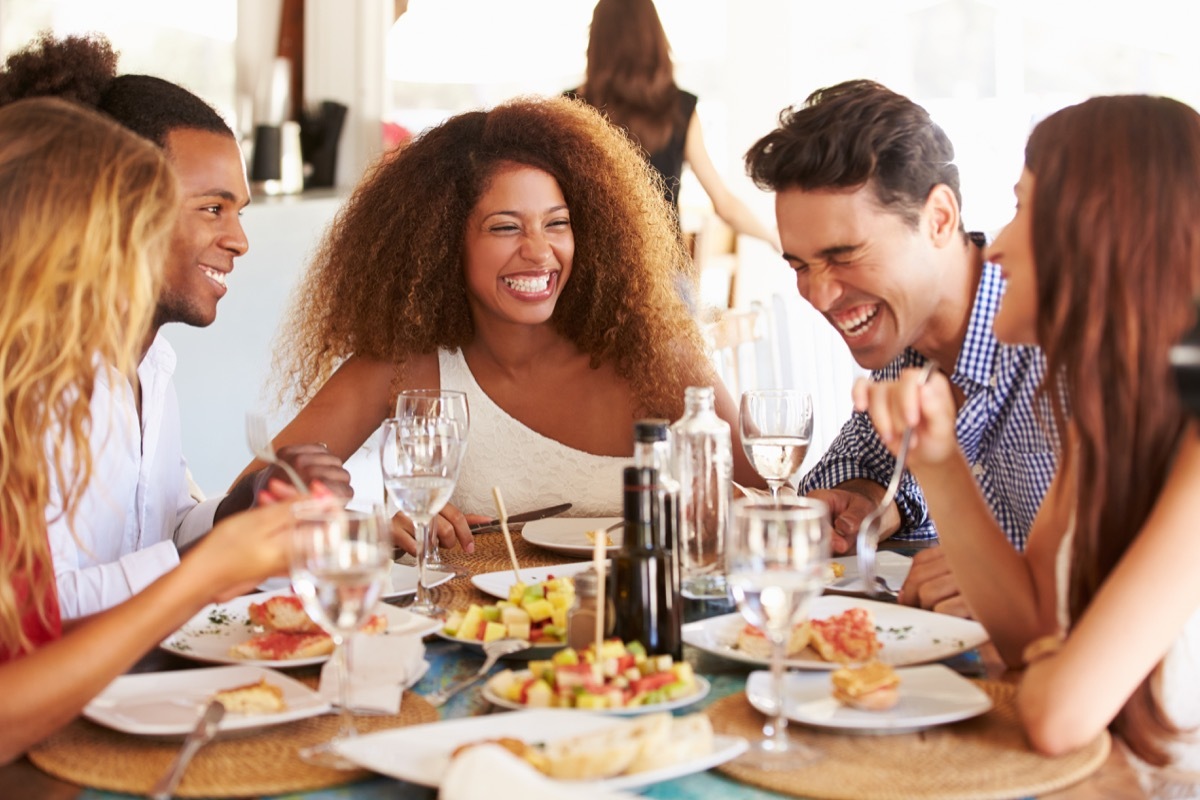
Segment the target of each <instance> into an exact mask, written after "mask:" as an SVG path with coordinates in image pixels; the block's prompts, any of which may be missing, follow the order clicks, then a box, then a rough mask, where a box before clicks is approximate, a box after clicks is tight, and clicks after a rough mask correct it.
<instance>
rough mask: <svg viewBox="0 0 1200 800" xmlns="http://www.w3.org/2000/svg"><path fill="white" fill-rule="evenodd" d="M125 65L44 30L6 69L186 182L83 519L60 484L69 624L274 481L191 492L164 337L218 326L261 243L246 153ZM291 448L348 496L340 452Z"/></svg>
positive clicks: (199, 105)
mask: <svg viewBox="0 0 1200 800" xmlns="http://www.w3.org/2000/svg"><path fill="white" fill-rule="evenodd" d="M116 61H117V56H116V54H115V53H114V52H113V50H112V48H111V47H110V46H109V44H108V43H107V42H106V41H105V40H103V39H100V38H87V37H67V38H64V39H61V40H58V39H54V38H51V37H42V38H41V39H39V40H37V41H35V42H34V43H33V44H31V45H30V46H29V47H27V48H25V49H24V50H22V51H19V52H17V53H14V54H13V55H12V56H10V57H9V58H8V60H7V61H6V63H5V69H4V70H3V71H2V72H0V104H3V103H8V102H13V101H16V100H20V99H22V98H24V97H34V96H39V95H57V96H60V97H63V98H65V99H69V100H73V101H76V102H79V103H81V104H83V105H86V106H89V107H92V108H95V109H98V110H99V111H101V112H103V113H105V114H108V115H109V116H111V117H113V118H114V119H115V120H116V121H117V122H119V123H121V124H122V125H124V126H125V127H126V128H129V129H130V130H132V131H133V132H134V133H137V134H139V135H141V136H143V137H145V138H147V139H149V140H151V141H153V142H154V143H155V144H157V145H158V146H159V147H161V148H163V151H164V152H165V153H166V155H167V158H168V160H169V161H170V163H171V165H172V166H173V167H174V170H175V173H176V176H177V178H178V180H179V185H180V189H181V191H180V207H179V216H178V217H177V219H176V221H175V226H174V228H173V230H172V232H171V235H170V238H169V241H168V243H167V245H166V248H165V250H164V252H163V253H162V254H161V263H162V284H161V287H160V293H159V298H158V305H157V308H156V310H155V314H154V318H153V322H152V325H151V328H150V330H149V332H148V334H147V337H146V343H145V349H144V351H143V356H142V360H141V363H140V364H139V365H138V371H137V379H136V380H135V381H132V382H128V381H126V380H124V379H123V378H122V377H121V376H116V375H113V374H112V373H111V372H109V371H107V370H105V369H103V368H101V369H100V370H99V371H98V373H97V379H96V386H95V390H94V393H93V396H92V402H91V410H92V429H91V441H92V442H93V447H92V454H91V458H92V462H93V471H92V480H91V482H90V483H89V484H88V486H87V487H86V490H85V493H84V495H83V497H82V499H81V501H80V503H79V504H78V506H77V508H78V512H77V513H76V515H75V517H74V519H66V518H64V517H63V515H62V514H61V512H60V509H61V507H62V495H63V491H64V487H62V486H58V485H55V486H52V487H51V506H50V508H49V509H47V517H48V520H49V533H50V546H51V551H52V553H53V557H54V567H55V580H56V583H57V586H58V594H59V603H60V606H61V610H62V616H63V618H64V619H71V618H75V617H80V616H84V615H87V614H92V613H96V612H98V611H102V610H104V609H106V608H109V607H110V606H113V605H116V604H117V603H120V602H122V601H124V600H126V599H127V598H128V597H130V596H131V595H132V594H134V593H136V592H138V591H140V590H141V589H142V588H144V587H145V586H147V585H149V584H150V583H151V582H153V581H154V580H155V579H156V578H158V577H159V576H160V575H161V574H162V573H164V572H166V571H167V570H169V569H171V568H173V567H174V566H175V565H177V564H178V563H179V549H180V548H184V547H186V546H188V545H189V544H191V543H192V542H194V541H195V540H196V539H197V538H198V537H200V536H202V535H203V534H205V533H207V532H208V531H209V529H211V528H212V526H213V522H214V520H219V519H221V518H222V517H224V516H226V515H228V514H230V513H232V512H234V511H238V510H241V509H244V508H246V507H248V506H249V505H251V504H252V501H253V499H254V497H255V491H254V489H255V487H256V486H262V485H263V484H264V483H265V480H266V478H267V477H268V473H267V472H266V471H265V470H264V471H262V472H260V473H256V474H252V475H249V476H247V477H246V478H245V479H244V480H242V481H240V482H239V483H238V484H237V486H236V487H235V488H234V490H233V491H232V492H231V493H230V494H229V495H226V496H225V497H221V498H213V499H211V500H204V501H201V500H199V499H198V498H196V497H194V496H193V493H192V491H191V487H190V483H191V482H190V479H189V476H188V473H187V462H186V461H185V460H184V458H183V453H182V438H181V423H180V418H179V404H178V400H177V398H176V395H175V387H174V383H173V380H172V375H173V373H174V370H175V363H176V359H175V352H174V351H173V350H172V349H171V346H170V345H169V344H168V343H167V341H166V339H164V338H163V337H162V336H161V335H160V329H161V328H162V326H164V325H166V324H168V323H172V322H182V323H183V324H185V325H192V326H197V327H205V326H208V325H210V324H212V322H213V321H214V320H215V319H216V316H217V304H218V302H219V301H220V300H221V298H222V297H224V296H225V293H226V291H227V290H228V289H227V286H226V281H227V279H228V276H229V274H230V273H231V272H232V271H233V269H234V263H235V259H237V258H238V257H239V256H241V255H244V254H245V253H246V251H247V249H248V248H249V244H248V242H247V241H246V234H245V232H244V231H243V230H242V225H241V221H240V219H239V217H240V214H241V211H242V209H243V208H245V207H246V205H247V204H248V203H249V202H250V190H249V186H248V185H247V182H246V171H245V164H244V161H243V158H242V152H241V148H240V147H239V146H238V143H237V139H236V138H235V137H234V135H233V132H232V131H231V130H230V129H229V126H228V125H226V124H225V121H224V120H222V119H221V117H220V115H219V114H217V113H216V111H214V110H213V109H212V108H211V107H210V106H209V105H208V104H207V103H205V102H204V101H203V100H201V99H200V98H199V97H197V96H196V95H194V94H192V93H191V92H189V91H187V90H186V89H183V88H182V87H180V86H177V85H175V84H173V83H169V82H168V81H164V80H162V79H160V78H155V77H152V76H149V75H121V76H117V75H116V74H115V73H116ZM238 444H239V445H240V442H239V443H238ZM281 456H282V457H285V458H287V459H288V460H289V461H290V462H291V463H292V464H293V465H294V466H295V467H296V468H297V469H298V470H300V472H301V474H302V475H304V476H305V478H306V479H307V480H314V479H320V480H322V481H323V482H325V483H326V484H327V485H329V486H330V487H331V488H332V489H334V490H335V491H338V492H340V493H343V494H347V493H349V482H348V474H347V473H346V472H345V470H344V469H342V466H341V461H340V460H339V459H337V458H336V457H334V456H332V455H330V454H329V453H328V452H327V451H326V450H325V448H324V447H320V446H317V445H298V446H295V447H293V448H288V449H287V450H285V451H282V452H281Z"/></svg>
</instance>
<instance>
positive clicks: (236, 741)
mask: <svg viewBox="0 0 1200 800" xmlns="http://www.w3.org/2000/svg"><path fill="white" fill-rule="evenodd" d="M437 719H438V713H437V710H436V709H434V707H433V706H431V705H429V703H427V702H426V701H425V700H424V699H423V698H421V697H419V696H417V695H415V694H412V693H407V692H406V693H405V695H404V699H403V701H402V702H401V704H400V713H399V714H397V715H395V716H379V717H372V716H360V717H355V719H354V724H355V727H357V728H358V731H359V732H360V733H369V732H371V731H377V730H384V729H387V728H402V727H404V726H407V725H420V724H423V723H427V722H434V721H436V720H437ZM337 729H338V720H337V717H336V716H334V715H328V714H327V715H322V716H319V717H310V718H308V719H303V720H298V721H296V722H289V723H287V724H285V725H277V726H274V727H271V728H263V729H260V730H257V731H254V732H249V733H232V734H229V735H230V736H231V737H232V738H228V739H218V740H217V741H215V742H212V743H211V744H209V745H207V746H205V747H204V749H202V750H201V751H200V752H199V753H198V754H197V755H196V758H195V760H194V761H192V763H191V766H189V767H188V769H187V772H185V773H184V775H183V781H182V782H181V783H180V784H179V788H178V789H177V790H176V792H175V794H176V796H178V797H257V796H259V795H264V794H266V795H274V794H283V793H286V792H303V791H308V790H312V789H321V788H324V787H328V786H336V785H338V784H343V783H350V782H351V781H356V780H362V779H363V778H365V777H367V775H369V774H370V773H368V772H366V771H365V770H352V771H341V770H333V769H325V768H322V767H315V766H313V765H311V764H306V763H305V762H303V761H301V760H300V757H299V756H298V755H297V751H299V750H300V748H302V747H307V746H309V745H313V744H318V743H320V742H323V741H327V740H329V739H330V738H332V737H333V735H334V734H335V733H337ZM179 747H180V742H179V741H178V740H174V741H165V740H161V739H151V738H146V737H139V736H130V735H129V734H125V733H120V732H118V731H114V730H111V729H109V728H105V727H102V726H100V725H96V724H94V723H92V722H89V721H87V720H85V719H82V718H80V719H77V720H75V721H74V722H72V723H71V724H70V725H68V726H67V727H66V728H64V729H63V730H61V731H59V732H58V733H56V734H55V735H53V736H51V737H50V738H49V739H47V740H46V741H44V742H43V743H42V744H40V745H38V746H37V747H36V748H34V749H33V750H30V751H29V760H30V761H32V762H33V763H34V764H36V765H37V766H38V767H39V768H40V769H42V770H43V771H45V772H47V773H49V774H50V775H53V776H54V777H55V778H59V779H60V780H64V781H70V782H71V783H76V784H79V785H80V786H90V787H93V788H96V789H104V790H106V791H113V792H128V793H130V794H142V795H144V794H146V793H147V792H149V791H150V788H151V787H152V786H153V785H154V783H155V781H157V780H158V779H159V778H160V777H162V775H163V773H164V772H166V770H167V768H168V767H169V766H170V764H171V761H172V759H174V758H175V756H176V755H177V754H178V753H179Z"/></svg>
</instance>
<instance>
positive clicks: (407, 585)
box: [258, 564, 454, 600]
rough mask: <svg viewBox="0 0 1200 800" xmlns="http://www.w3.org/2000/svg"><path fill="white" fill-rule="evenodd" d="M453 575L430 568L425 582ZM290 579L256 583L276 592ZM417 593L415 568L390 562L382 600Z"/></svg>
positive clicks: (286, 586)
mask: <svg viewBox="0 0 1200 800" xmlns="http://www.w3.org/2000/svg"><path fill="white" fill-rule="evenodd" d="M453 577H454V573H452V572H437V571H435V570H430V571H429V572H426V573H425V584H426V585H427V586H429V587H430V588H432V587H434V586H441V585H442V584H443V583H445V582H446V581H448V580H450V579H451V578H453ZM291 587H292V581H291V579H289V578H268V579H267V580H265V581H263V582H262V583H260V584H259V585H258V589H259V591H263V592H277V591H279V590H281V589H290V588H291ZM416 593H417V568H416V567H410V566H408V565H406V564H392V585H391V588H389V589H385V590H384V592H383V599H384V600H394V599H396V598H397V597H404V596H405V595H410V594H416Z"/></svg>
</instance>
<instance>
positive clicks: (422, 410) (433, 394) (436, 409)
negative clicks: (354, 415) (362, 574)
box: [396, 389, 471, 577]
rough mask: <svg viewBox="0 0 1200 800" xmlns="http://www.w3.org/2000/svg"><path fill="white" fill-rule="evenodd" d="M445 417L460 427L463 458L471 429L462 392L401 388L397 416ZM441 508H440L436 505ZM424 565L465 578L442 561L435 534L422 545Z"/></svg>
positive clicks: (462, 572) (461, 571)
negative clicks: (423, 547)
mask: <svg viewBox="0 0 1200 800" xmlns="http://www.w3.org/2000/svg"><path fill="white" fill-rule="evenodd" d="M413 416H426V417H429V416H433V417H445V418H447V419H451V420H454V421H455V422H457V423H458V425H459V428H460V429H461V430H462V439H463V442H462V447H463V456H462V457H463V458H465V457H466V449H467V439H468V436H467V434H468V433H469V432H470V429H471V411H470V408H469V407H468V405H467V395H466V393H465V392H459V391H455V390H453V389H404V390H403V391H401V392H400V394H399V395H397V397H396V417H413ZM439 510H440V508H439ZM425 568H426V569H433V570H438V571H439V572H448V573H450V574H451V575H454V576H456V577H468V576H470V574H471V573H470V571H469V570H467V569H466V568H465V567H455V566H453V565H451V564H447V563H446V562H445V561H443V560H442V553H441V548H440V547H438V539H437V537H436V536H434V537H433V538H432V539H431V540H430V543H429V544H428V545H427V546H426V548H425Z"/></svg>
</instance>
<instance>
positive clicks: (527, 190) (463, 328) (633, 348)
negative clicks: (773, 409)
mask: <svg viewBox="0 0 1200 800" xmlns="http://www.w3.org/2000/svg"><path fill="white" fill-rule="evenodd" d="M686 269H687V254H686V252H685V251H684V250H683V247H682V245H681V244H680V241H679V237H678V236H677V235H676V234H675V231H674V222H673V220H672V219H671V217H670V215H669V213H668V211H667V208H666V205H665V204H664V203H663V202H662V198H661V197H659V196H658V195H657V190H656V188H655V187H654V185H653V182H652V180H651V179H650V177H649V166H648V165H647V164H646V162H645V161H644V160H643V159H642V157H641V156H640V155H639V154H638V152H637V151H636V150H635V149H634V148H633V147H632V146H631V145H630V143H629V141H628V139H627V138H626V137H625V136H624V135H623V134H622V133H621V131H620V130H618V129H617V128H615V127H614V126H612V125H609V124H608V123H606V122H605V121H604V120H603V119H602V118H601V116H600V115H599V114H598V113H597V112H596V111H595V110H594V109H592V108H590V107H588V106H587V105H586V104H584V103H581V102H578V101H573V100H569V99H566V98H562V97H555V98H521V99H516V100H511V101H509V102H506V103H503V104H501V105H499V106H497V107H495V108H493V109H491V110H489V111H471V112H467V113H464V114H459V115H457V116H455V117H451V118H450V119H448V120H447V121H445V122H444V123H442V124H441V125H438V126H436V127H434V128H431V129H430V130H428V131H426V132H424V133H422V134H421V135H419V136H418V137H416V139H414V140H413V141H412V142H411V143H409V144H407V145H405V146H404V147H402V148H401V149H400V150H399V151H397V152H396V153H395V154H393V155H392V156H390V157H389V158H387V159H386V160H384V161H383V162H381V163H380V164H379V165H378V166H376V167H375V168H374V170H373V171H371V172H370V173H368V175H367V176H366V178H365V179H364V180H363V182H362V183H361V184H360V185H359V187H358V189H357V190H355V193H354V195H353V196H352V197H351V198H350V199H349V200H348V201H347V204H346V206H345V207H344V208H343V209H342V211H341V212H340V213H339V215H338V217H337V219H336V221H335V222H334V224H333V228H332V230H331V231H330V233H329V235H328V236H327V238H326V239H325V241H324V243H323V244H322V245H321V248H320V250H319V251H318V253H317V256H316V260H315V262H314V263H313V265H312V267H311V268H310V270H309V273H308V275H307V276H306V277H305V279H304V280H303V281H302V282H301V284H300V292H299V294H298V296H297V301H296V302H297V309H296V311H295V313H294V314H292V315H291V320H290V322H289V327H288V328H287V330H286V332H285V336H284V346H283V348H282V350H281V353H282V372H283V374H284V376H285V377H286V378H287V379H288V381H289V383H290V387H291V389H292V390H293V391H292V399H293V400H295V401H296V402H298V403H300V404H305V405H304V408H303V409H302V410H301V411H300V413H299V414H298V415H297V417H296V418H295V419H294V420H293V421H292V422H291V423H290V424H289V425H288V426H287V427H286V428H285V429H284V430H283V431H282V432H281V433H280V434H279V436H278V437H277V438H276V440H275V443H276V445H277V446H279V445H284V444H289V443H292V442H297V441H309V440H312V439H314V438H315V439H317V440H319V441H322V442H325V443H326V444H327V445H328V446H329V450H330V452H332V453H334V454H335V455H337V456H339V457H341V458H348V457H349V456H350V455H351V454H353V453H354V452H355V451H356V450H357V449H358V448H359V447H360V446H361V445H362V444H363V442H364V441H366V440H367V439H368V437H370V436H371V435H372V433H373V432H374V431H376V429H377V428H378V427H379V425H380V423H381V422H382V421H383V420H384V419H385V418H386V417H388V416H390V415H391V412H392V409H393V408H394V407H395V400H396V394H397V392H398V391H399V390H401V389H453V390H459V391H464V392H465V393H466V394H467V397H468V402H469V405H470V413H471V432H470V440H471V444H470V447H469V448H468V451H467V456H466V462H465V463H464V465H463V467H462V472H461V474H460V476H459V480H458V485H457V487H456V489H455V494H454V496H453V497H452V499H451V505H450V506H447V509H446V510H445V511H443V513H442V516H441V517H439V519H438V523H437V525H436V528H437V533H438V537H439V540H440V542H441V543H442V544H443V545H445V546H452V545H453V544H454V543H455V542H456V541H458V542H459V543H461V544H462V546H463V547H467V548H469V547H470V546H471V534H470V532H469V530H468V529H467V522H468V520H467V519H466V518H465V517H464V514H463V512H466V513H468V514H472V515H478V518H479V519H483V518H487V517H490V516H492V515H493V514H494V511H495V506H494V505H493V499H492V487H493V486H496V485H498V484H499V485H500V486H501V487H502V489H503V492H504V498H505V504H506V506H507V508H508V509H509V510H511V511H513V512H517V511H524V510H528V509H531V508H536V507H538V506H541V505H547V504H550V503H554V502H570V503H573V504H574V507H573V508H572V509H571V511H572V513H574V514H578V515H580V516H612V515H615V514H619V513H620V507H621V506H620V491H621V484H620V474H621V466H622V465H623V464H624V463H625V462H626V461H627V460H628V458H629V457H630V456H631V455H632V453H633V440H632V425H633V422H634V420H636V419H638V418H641V417H662V418H666V419H676V418H678V417H679V416H681V415H682V412H683V395H684V390H685V389H686V387H688V386H693V385H695V386H716V387H717V410H718V413H720V414H721V415H722V416H724V417H725V419H726V420H729V421H731V422H732V421H736V419H737V410H736V407H735V405H734V403H733V400H732V399H731V398H730V397H729V394H728V392H727V391H726V389H725V388H724V386H722V385H721V382H720V379H719V378H718V377H717V376H716V374H715V373H714V371H713V369H712V366H711V363H710V362H709V361H708V359H707V357H706V355H705V351H704V347H703V344H702V342H701V338H700V332H699V329H698V327H697V325H696V322H695V320H693V319H692V317H691V316H690V314H689V313H688V310H687V308H686V307H685V306H684V304H683V302H682V301H681V300H680V299H679V297H678V296H677V294H676V291H675V279H676V277H677V276H678V275H679V274H680V273H681V272H682V271H684V270H686ZM733 428H734V430H736V429H737V426H736V424H734V425H733ZM734 456H735V459H736V460H735V477H736V478H737V479H738V480H739V481H741V482H743V483H749V484H750V485H753V486H756V487H761V486H762V485H763V484H762V479H761V478H758V477H757V476H756V475H755V474H754V472H753V469H752V468H751V467H750V465H749V462H747V461H746V460H745V456H744V454H742V453H741V448H740V447H739V446H737V445H736V444H735V446H734ZM402 544H403V545H404V546H405V547H407V548H409V549H410V550H412V549H415V542H413V541H412V540H411V537H408V538H403V537H402Z"/></svg>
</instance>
